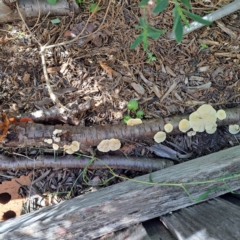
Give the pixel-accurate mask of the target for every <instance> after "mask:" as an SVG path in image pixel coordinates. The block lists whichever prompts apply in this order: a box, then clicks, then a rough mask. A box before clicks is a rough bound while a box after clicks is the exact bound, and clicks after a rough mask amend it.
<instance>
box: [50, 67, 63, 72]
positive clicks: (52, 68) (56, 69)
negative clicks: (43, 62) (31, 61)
mask: <svg viewBox="0 0 240 240" xmlns="http://www.w3.org/2000/svg"><path fill="white" fill-rule="evenodd" d="M60 69H61V67H49V68H47V72H48V73H55V72H58V71H60Z"/></svg>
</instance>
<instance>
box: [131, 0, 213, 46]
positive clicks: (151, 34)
mask: <svg viewBox="0 0 240 240" xmlns="http://www.w3.org/2000/svg"><path fill="white" fill-rule="evenodd" d="M148 1H149V0H142V1H141V2H140V3H139V7H141V8H143V9H144V8H145V9H146V5H147V4H148ZM167 5H168V0H156V7H155V8H154V9H153V13H154V14H159V13H161V12H162V11H164V10H165V8H166V7H167ZM174 5H175V7H174V9H173V18H174V23H173V32H174V34H175V36H176V40H177V42H181V41H182V39H183V23H185V24H186V26H187V27H190V24H189V21H188V20H187V18H186V17H188V18H190V19H192V20H194V21H196V22H199V23H202V24H204V25H209V24H211V22H210V21H207V20H205V19H203V18H202V17H200V16H198V15H196V14H194V13H192V12H190V11H189V10H190V9H191V8H192V6H191V3H190V1H189V0H174ZM182 6H183V7H182ZM145 9H144V10H145ZM136 28H139V29H141V30H142V31H141V33H140V34H139V35H138V36H137V38H136V39H135V41H134V42H133V43H132V44H131V46H130V48H131V49H133V48H135V47H136V46H138V45H139V44H140V43H141V42H143V49H144V50H147V47H148V38H152V39H154V40H156V39H158V38H159V37H160V36H161V35H162V34H164V33H165V32H166V31H165V30H160V29H156V28H154V27H152V26H150V25H149V23H148V22H147V18H146V11H144V16H143V17H141V18H140V25H137V26H136Z"/></svg>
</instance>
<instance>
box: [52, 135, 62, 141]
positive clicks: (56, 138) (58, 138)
mask: <svg viewBox="0 0 240 240" xmlns="http://www.w3.org/2000/svg"><path fill="white" fill-rule="evenodd" d="M53 140H54V142H60V140H61V139H60V137H55V136H53Z"/></svg>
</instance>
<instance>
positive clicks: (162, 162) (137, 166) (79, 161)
mask: <svg viewBox="0 0 240 240" xmlns="http://www.w3.org/2000/svg"><path fill="white" fill-rule="evenodd" d="M100 159H101V161H100V160H97V159H95V160H94V161H93V163H92V164H91V165H90V166H88V169H100V168H112V169H128V170H135V171H142V172H149V171H156V170H160V169H163V168H165V167H170V166H172V165H173V162H172V161H171V160H168V159H161V158H154V159H149V158H145V157H142V158H137V157H123V156H103V157H100ZM90 161H91V159H90V158H87V157H78V156H72V155H66V156H61V157H55V158H54V157H53V156H41V155H40V156H38V157H36V159H29V158H28V159H26V158H24V157H15V158H14V159H13V158H12V157H8V156H5V155H0V170H7V169H12V170H19V169H30V168H31V169H39V168H48V167H52V168H66V167H67V168H84V167H85V166H87V165H88V164H89V162H90Z"/></svg>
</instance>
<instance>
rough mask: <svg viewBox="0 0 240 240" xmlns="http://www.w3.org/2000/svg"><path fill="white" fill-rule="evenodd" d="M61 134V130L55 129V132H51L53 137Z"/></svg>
mask: <svg viewBox="0 0 240 240" xmlns="http://www.w3.org/2000/svg"><path fill="white" fill-rule="evenodd" d="M61 132H62V130H61V129H55V130H54V131H53V135H57V134H58V133H61Z"/></svg>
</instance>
